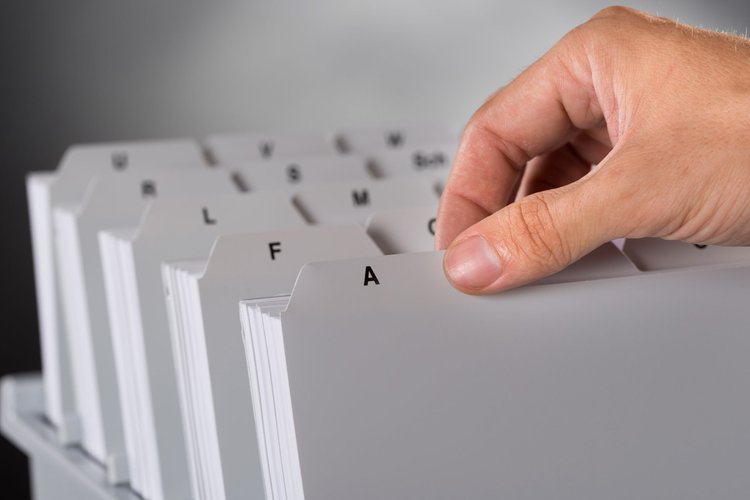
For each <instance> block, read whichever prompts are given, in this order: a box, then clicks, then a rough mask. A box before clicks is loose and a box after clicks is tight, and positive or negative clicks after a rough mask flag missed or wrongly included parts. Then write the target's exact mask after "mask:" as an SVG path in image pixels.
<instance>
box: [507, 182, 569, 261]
mask: <svg viewBox="0 0 750 500" xmlns="http://www.w3.org/2000/svg"><path fill="white" fill-rule="evenodd" d="M508 208H509V210H508V217H509V219H510V220H509V221H508V222H509V224H510V227H511V228H513V230H512V232H511V235H510V237H511V240H512V241H513V244H514V246H515V249H516V250H517V251H518V252H519V253H520V254H522V255H524V256H525V257H526V258H527V259H529V260H531V261H532V262H535V263H537V264H539V265H541V266H543V267H555V268H562V267H564V266H565V265H566V264H567V263H568V262H570V259H571V255H572V252H571V248H570V244H569V242H568V241H567V240H566V239H565V238H564V237H563V235H562V234H561V232H560V230H559V227H558V226H557V224H556V218H555V216H554V214H553V212H552V210H551V207H550V204H549V202H548V201H547V200H546V199H545V197H544V196H542V195H540V194H532V195H529V196H527V197H526V198H524V199H523V200H521V201H519V202H518V203H515V204H513V205H510V206H509V207H508Z"/></svg>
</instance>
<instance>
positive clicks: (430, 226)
mask: <svg viewBox="0 0 750 500" xmlns="http://www.w3.org/2000/svg"><path fill="white" fill-rule="evenodd" d="M436 220H437V219H435V217H433V218H432V219H430V220H429V221H428V222H427V230H428V231H429V232H430V234H431V235H433V236H435V221H436Z"/></svg>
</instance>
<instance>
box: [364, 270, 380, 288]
mask: <svg viewBox="0 0 750 500" xmlns="http://www.w3.org/2000/svg"><path fill="white" fill-rule="evenodd" d="M371 282H372V283H375V284H376V285H379V284H380V280H378V277H377V276H375V271H373V270H372V267H370V266H367V267H365V286H369V285H370V283H371Z"/></svg>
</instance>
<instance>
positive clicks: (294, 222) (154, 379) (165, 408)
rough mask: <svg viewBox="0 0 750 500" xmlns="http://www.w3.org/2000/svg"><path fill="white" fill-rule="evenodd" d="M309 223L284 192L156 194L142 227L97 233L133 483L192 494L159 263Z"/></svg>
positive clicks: (141, 488) (149, 491) (158, 496)
mask: <svg viewBox="0 0 750 500" xmlns="http://www.w3.org/2000/svg"><path fill="white" fill-rule="evenodd" d="M303 225H305V222H304V220H303V219H302V218H301V216H300V215H299V213H298V212H297V211H296V210H295V209H294V207H293V206H292V205H291V204H290V203H289V200H288V197H287V195H285V194H283V193H280V192H273V191H269V192H260V193H252V194H231V195H223V196H207V195H198V196H192V197H190V198H176V199H158V200H155V201H154V202H153V203H151V204H150V205H149V207H148V209H147V211H146V213H145V214H144V216H143V218H142V219H141V221H140V224H139V225H138V227H135V228H126V229H118V230H111V231H105V232H103V233H100V244H101V252H102V264H103V267H104V278H105V284H106V290H107V293H106V295H107V306H108V309H109V312H110V330H111V333H112V338H113V347H114V353H115V367H116V370H117V377H118V381H119V384H120V388H121V392H120V397H121V406H122V408H123V409H124V411H123V424H124V431H125V444H126V448H127V452H128V457H129V465H130V484H131V487H132V488H133V489H134V490H135V491H137V492H139V493H140V494H142V495H143V496H144V497H146V498H149V499H153V500H162V499H164V498H188V497H189V495H190V480H189V474H188V466H187V459H186V457H185V438H184V433H183V428H182V424H181V415H180V410H179V400H178V395H177V381H176V378H175V368H174V363H173V358H172V348H171V345H170V336H169V324H168V318H167V312H166V307H165V302H164V295H163V292H162V282H161V272H160V266H161V264H162V262H168V261H179V260H190V259H201V258H202V259H205V258H206V257H208V254H209V251H210V249H211V246H212V244H213V242H214V240H215V239H216V237H217V236H219V235H220V234H226V233H233V232H243V231H259V230H267V229H271V228H284V227H298V226H303Z"/></svg>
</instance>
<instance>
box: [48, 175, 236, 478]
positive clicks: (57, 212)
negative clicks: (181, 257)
mask: <svg viewBox="0 0 750 500" xmlns="http://www.w3.org/2000/svg"><path fill="white" fill-rule="evenodd" d="M236 192H238V189H237V187H236V186H235V184H234V182H233V181H232V179H231V177H230V174H229V172H228V171H226V170H224V169H198V168H196V169H188V170H186V171H180V172H175V171H174V170H173V169H169V170H157V171H151V172H138V171H129V172H128V171H125V172H107V173H104V174H99V175H97V176H96V177H94V178H93V179H92V180H91V181H90V182H89V185H88V188H87V190H86V194H85V195H84V198H83V201H82V202H81V203H80V204H78V205H74V206H72V207H69V208H66V207H65V206H61V207H58V208H56V209H54V217H55V220H54V224H55V230H56V233H57V245H56V251H57V257H58V269H60V281H61V288H62V291H63V293H62V294H61V300H62V304H63V312H64V319H65V322H66V323H65V324H66V332H67V334H68V337H69V338H68V342H67V344H68V345H67V346H66V347H67V348H68V351H69V352H68V356H69V358H70V360H71V371H72V378H73V388H74V392H75V396H76V398H75V399H76V407H77V415H78V416H79V418H80V420H81V427H82V429H81V431H82V436H81V439H82V441H81V444H82V446H83V447H84V449H86V451H87V452H88V453H90V454H91V455H92V456H93V457H94V458H96V459H97V460H99V461H100V462H101V463H103V464H105V466H106V468H107V471H108V474H109V477H110V480H111V481H112V482H113V483H123V482H126V481H127V480H128V477H129V476H128V471H127V460H126V457H125V445H124V442H123V435H122V419H121V417H120V412H121V409H120V400H119V389H118V386H117V379H116V373H115V367H114V353H113V348H112V339H111V334H110V331H109V317H108V311H107V304H106V300H105V289H104V277H103V274H102V264H101V254H100V249H99V242H98V233H99V231H101V230H103V229H108V228H114V227H123V226H135V225H136V224H138V221H139V220H140V218H141V215H142V212H143V210H144V209H145V208H146V206H147V204H148V203H149V202H150V201H151V200H154V199H156V198H174V197H180V196H190V195H193V194H199V193H200V194H230V193H236Z"/></svg>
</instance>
